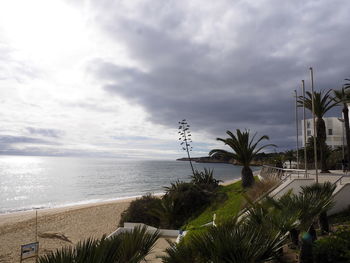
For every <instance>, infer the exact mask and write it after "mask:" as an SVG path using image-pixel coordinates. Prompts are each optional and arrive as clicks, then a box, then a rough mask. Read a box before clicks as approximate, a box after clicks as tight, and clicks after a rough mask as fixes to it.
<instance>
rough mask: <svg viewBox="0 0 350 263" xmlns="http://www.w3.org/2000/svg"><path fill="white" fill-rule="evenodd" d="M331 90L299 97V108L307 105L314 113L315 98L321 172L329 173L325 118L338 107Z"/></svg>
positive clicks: (307, 93)
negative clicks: (326, 155) (326, 153)
mask: <svg viewBox="0 0 350 263" xmlns="http://www.w3.org/2000/svg"><path fill="white" fill-rule="evenodd" d="M330 92H331V90H328V91H327V92H324V91H323V90H322V91H320V92H317V91H314V94H313V96H312V94H311V92H309V91H308V92H306V97H303V96H299V100H298V103H299V106H303V105H305V107H306V108H307V109H308V110H310V111H311V112H312V97H314V106H315V112H314V114H315V116H316V117H317V119H316V133H317V139H319V142H320V146H319V147H320V162H321V172H328V169H327V162H326V158H324V151H323V150H324V147H325V145H326V139H327V134H326V124H325V122H324V120H323V116H324V115H325V114H326V113H327V112H328V111H329V110H330V109H332V108H333V107H334V106H336V105H338V102H336V101H334V99H333V98H332V97H331V95H330Z"/></svg>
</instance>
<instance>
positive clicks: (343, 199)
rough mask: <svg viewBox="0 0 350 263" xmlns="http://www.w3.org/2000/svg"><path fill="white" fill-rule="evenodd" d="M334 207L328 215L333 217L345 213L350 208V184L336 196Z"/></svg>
mask: <svg viewBox="0 0 350 263" xmlns="http://www.w3.org/2000/svg"><path fill="white" fill-rule="evenodd" d="M334 201H335V205H334V207H333V208H332V209H331V210H329V211H328V215H333V214H336V213H339V212H342V211H344V210H345V209H347V208H348V207H349V206H350V184H345V185H344V186H343V187H342V188H341V189H339V191H338V192H336V193H335V194H334Z"/></svg>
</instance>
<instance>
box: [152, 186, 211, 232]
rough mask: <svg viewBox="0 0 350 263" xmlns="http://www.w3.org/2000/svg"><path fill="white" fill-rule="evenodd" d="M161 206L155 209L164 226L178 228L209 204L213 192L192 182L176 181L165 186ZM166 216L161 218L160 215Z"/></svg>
mask: <svg viewBox="0 0 350 263" xmlns="http://www.w3.org/2000/svg"><path fill="white" fill-rule="evenodd" d="M165 190H166V193H165V195H164V196H163V198H162V206H161V207H160V208H158V209H156V210H157V212H158V213H157V214H158V216H159V217H160V218H161V222H163V226H164V227H165V226H166V225H167V227H173V228H178V227H180V226H182V225H183V224H184V223H185V222H186V221H187V220H188V219H189V218H190V217H192V216H194V215H197V214H198V213H200V212H201V211H202V210H203V208H204V207H205V206H206V205H208V204H210V202H211V200H212V199H213V196H214V193H213V192H209V191H207V190H205V189H202V188H201V187H199V186H198V185H196V184H194V183H187V182H181V181H177V182H175V183H172V184H171V186H170V187H165ZM164 216H165V217H167V218H166V220H163V218H162V217H164Z"/></svg>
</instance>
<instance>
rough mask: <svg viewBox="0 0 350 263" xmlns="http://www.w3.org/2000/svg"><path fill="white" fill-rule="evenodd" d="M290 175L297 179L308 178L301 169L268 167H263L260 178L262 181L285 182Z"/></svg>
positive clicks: (307, 174)
mask: <svg viewBox="0 0 350 263" xmlns="http://www.w3.org/2000/svg"><path fill="white" fill-rule="evenodd" d="M292 175H295V176H297V178H309V177H310V175H309V173H306V171H305V170H302V169H283V168H278V167H273V166H268V165H263V166H262V168H261V171H260V176H261V177H263V178H264V179H275V180H276V179H277V180H279V181H286V180H287V179H288V178H289V179H291V178H292Z"/></svg>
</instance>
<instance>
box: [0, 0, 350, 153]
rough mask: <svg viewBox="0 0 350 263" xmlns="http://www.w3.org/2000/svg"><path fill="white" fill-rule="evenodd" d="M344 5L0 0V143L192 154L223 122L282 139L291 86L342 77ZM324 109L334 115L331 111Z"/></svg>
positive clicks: (347, 67)
mask: <svg viewBox="0 0 350 263" xmlns="http://www.w3.org/2000/svg"><path fill="white" fill-rule="evenodd" d="M349 10H350V1H347V0H333V1H328V0H303V1H301V0H295V1H280V0H246V1H243V0H242V1H239V0H227V1H225V0H217V1H202V0H188V1H182V0H180V1H179V0H169V1H168V0H152V1H138V0H120V1H112V0H100V1H89V0H86V1H84V0H77V1H64V0H50V1H47V0H31V1H23V0H2V1H1V2H0V101H1V111H0V152H1V154H19V155H69V156H71V155H73V156H76V155H83V156H107V157H129V158H167V159H172V158H175V157H180V156H183V155H184V153H183V152H181V148H180V146H179V143H178V140H177V139H178V137H177V123H178V121H179V120H181V119H183V118H186V119H187V120H188V121H189V123H190V124H191V128H192V133H193V140H194V145H193V146H194V150H195V152H194V155H197V156H198V155H206V154H207V153H208V150H210V149H211V148H213V147H217V146H221V144H218V143H217V142H216V141H215V138H216V137H225V131H226V130H235V129H244V128H247V129H250V130H251V131H254V132H255V131H256V132H258V134H261V135H263V134H267V135H269V136H270V138H271V141H272V142H273V143H275V144H277V145H278V146H279V147H278V149H276V150H277V151H280V150H285V149H287V148H292V147H294V145H295V136H294V130H295V126H294V101H293V96H292V94H293V90H294V89H298V90H299V91H300V83H301V79H305V80H306V85H307V88H308V89H309V88H310V81H309V71H308V68H309V66H313V67H314V70H315V85H316V88H317V89H329V88H339V87H340V86H341V85H342V83H343V79H344V78H349V77H350V52H349V39H350V19H349V12H348V11H349ZM332 114H333V115H334V114H338V111H334V112H333V113H332Z"/></svg>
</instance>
